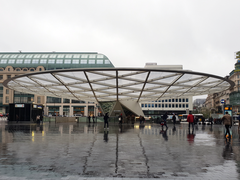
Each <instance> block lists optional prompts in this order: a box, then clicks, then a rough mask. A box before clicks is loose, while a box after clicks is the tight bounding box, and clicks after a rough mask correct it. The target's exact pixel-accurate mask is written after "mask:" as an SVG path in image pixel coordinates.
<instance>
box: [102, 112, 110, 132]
mask: <svg viewBox="0 0 240 180" xmlns="http://www.w3.org/2000/svg"><path fill="white" fill-rule="evenodd" d="M108 118H109V116H108V113H106V114H105V116H104V117H103V119H104V129H105V128H106V124H107V128H108Z"/></svg>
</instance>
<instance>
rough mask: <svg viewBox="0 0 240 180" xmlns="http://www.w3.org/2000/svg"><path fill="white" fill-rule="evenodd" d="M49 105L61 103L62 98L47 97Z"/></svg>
mask: <svg viewBox="0 0 240 180" xmlns="http://www.w3.org/2000/svg"><path fill="white" fill-rule="evenodd" d="M47 103H61V98H56V97H49V96H47Z"/></svg>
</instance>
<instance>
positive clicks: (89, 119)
mask: <svg viewBox="0 0 240 180" xmlns="http://www.w3.org/2000/svg"><path fill="white" fill-rule="evenodd" d="M88 122H89V123H91V116H90V114H89V116H88Z"/></svg>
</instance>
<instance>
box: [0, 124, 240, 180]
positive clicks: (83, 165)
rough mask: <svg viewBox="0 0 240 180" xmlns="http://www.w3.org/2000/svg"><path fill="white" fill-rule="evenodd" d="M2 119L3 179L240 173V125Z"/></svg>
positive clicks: (115, 178)
mask: <svg viewBox="0 0 240 180" xmlns="http://www.w3.org/2000/svg"><path fill="white" fill-rule="evenodd" d="M168 126H169V127H168V130H167V131H162V128H161V127H160V125H159V124H151V123H149V124H147V123H146V124H145V126H139V124H138V123H135V124H134V125H131V124H123V125H122V126H119V125H118V124H114V123H112V124H110V127H109V130H107V129H106V130H104V128H103V123H95V124H93V123H91V124H88V123H62V124H58V123H57V124H56V123H54V122H51V123H43V124H41V125H36V124H31V123H24V122H21V123H18V124H17V123H11V124H8V123H7V122H3V121H2V122H0V131H1V133H0V135H1V138H0V140H1V143H0V166H1V167H0V180H2V179H9V180H10V179H20V180H22V179H46V180H50V179H64V180H68V179H69V180H83V179H86V180H87V179H91V180H93V179H102V180H103V179H106V180H118V179H119V180H120V179H151V178H154V179H158V178H159V179H239V177H240V176H239V175H240V140H239V134H238V131H237V126H234V127H233V128H232V130H233V138H232V141H231V142H230V143H226V142H225V139H224V127H223V126H222V125H213V126H211V125H205V126H202V125H198V126H195V130H194V132H193V133H192V131H190V133H189V131H188V125H187V124H177V125H176V126H175V128H174V127H173V125H172V124H169V125H168Z"/></svg>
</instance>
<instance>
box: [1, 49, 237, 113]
mask: <svg viewBox="0 0 240 180" xmlns="http://www.w3.org/2000/svg"><path fill="white" fill-rule="evenodd" d="M0 65H1V67H0V71H2V74H1V73H0V76H2V80H1V81H0V82H2V83H3V85H4V86H3V87H2V94H1V96H2V106H1V107H2V112H3V113H5V112H8V109H7V106H8V103H29V102H32V103H33V102H34V103H37V104H44V106H45V107H46V109H45V110H44V112H45V113H47V114H50V113H51V114H55V113H56V114H57V115H70V116H71V115H73V114H80V113H81V114H82V115H85V116H87V115H89V114H95V115H97V114H99V113H102V114H104V113H106V112H108V113H109V115H110V116H116V115H118V114H119V113H122V114H123V116H125V117H126V116H128V115H144V114H143V112H144V113H145V115H154V114H156V115H159V114H163V113H164V112H166V111H168V112H170V113H171V112H174V113H185V112H186V110H192V96H196V95H203V94H209V93H214V92H221V91H223V90H226V89H229V88H231V87H233V82H232V81H230V80H228V79H225V78H222V77H219V76H215V75H211V74H205V73H201V72H193V71H189V70H183V69H182V66H181V65H175V66H158V65H157V64H156V63H148V64H146V66H145V67H144V68H116V67H114V66H113V64H112V63H111V61H110V60H109V59H108V58H107V57H106V56H105V55H103V54H98V53H57V52H51V53H23V52H19V53H0ZM146 106H147V107H146ZM149 106H150V107H149Z"/></svg>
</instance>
